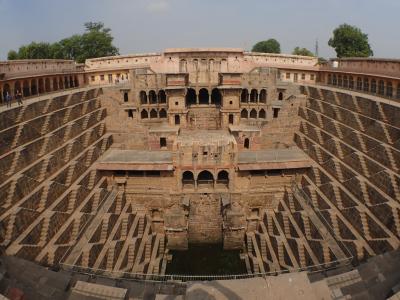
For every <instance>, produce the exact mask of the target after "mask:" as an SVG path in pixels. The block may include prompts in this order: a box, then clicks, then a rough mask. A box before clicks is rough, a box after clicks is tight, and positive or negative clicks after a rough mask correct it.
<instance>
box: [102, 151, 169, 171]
mask: <svg viewBox="0 0 400 300" xmlns="http://www.w3.org/2000/svg"><path fill="white" fill-rule="evenodd" d="M97 169H99V170H132V171H134V170H138V171H140V170H143V171H151V170H154V171H171V170H173V165H172V152H170V151H143V150H119V149H112V150H110V151H109V152H107V153H106V154H105V155H104V156H103V157H102V158H101V159H100V160H99V161H98V163H97Z"/></svg>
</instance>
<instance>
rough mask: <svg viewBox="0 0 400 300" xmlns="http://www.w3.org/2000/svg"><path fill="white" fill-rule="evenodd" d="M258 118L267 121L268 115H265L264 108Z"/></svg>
mask: <svg viewBox="0 0 400 300" xmlns="http://www.w3.org/2000/svg"><path fill="white" fill-rule="evenodd" d="M258 117H259V118H260V119H265V118H266V113H265V110H264V109H263V108H261V109H260V111H259V112H258Z"/></svg>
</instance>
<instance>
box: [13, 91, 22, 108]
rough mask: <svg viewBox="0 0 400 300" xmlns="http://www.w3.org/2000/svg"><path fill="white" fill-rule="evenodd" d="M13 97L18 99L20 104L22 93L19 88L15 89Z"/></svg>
mask: <svg viewBox="0 0 400 300" xmlns="http://www.w3.org/2000/svg"><path fill="white" fill-rule="evenodd" d="M15 98H16V99H17V101H18V105H22V93H21V91H20V90H18V91H17V94H16V95H15Z"/></svg>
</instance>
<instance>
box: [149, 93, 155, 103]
mask: <svg viewBox="0 0 400 300" xmlns="http://www.w3.org/2000/svg"><path fill="white" fill-rule="evenodd" d="M149 102H150V104H156V103H157V95H156V92H155V91H153V90H151V91H150V92H149Z"/></svg>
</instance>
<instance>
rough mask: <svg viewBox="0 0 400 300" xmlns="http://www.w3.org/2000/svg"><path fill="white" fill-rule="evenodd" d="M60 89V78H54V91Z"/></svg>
mask: <svg viewBox="0 0 400 300" xmlns="http://www.w3.org/2000/svg"><path fill="white" fill-rule="evenodd" d="M57 90H58V80H57V77H54V78H53V91H57Z"/></svg>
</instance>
